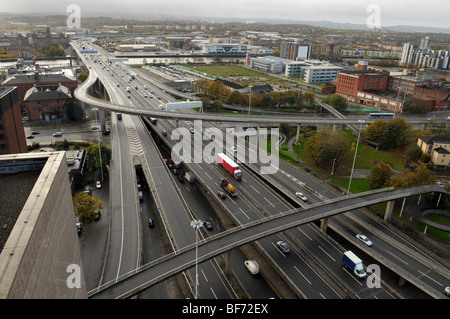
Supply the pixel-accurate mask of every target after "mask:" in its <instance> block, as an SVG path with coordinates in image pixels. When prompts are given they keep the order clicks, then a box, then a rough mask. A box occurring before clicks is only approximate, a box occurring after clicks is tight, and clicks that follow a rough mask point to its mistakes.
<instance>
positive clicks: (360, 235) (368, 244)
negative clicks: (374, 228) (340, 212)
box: [356, 234, 372, 247]
mask: <svg viewBox="0 0 450 319" xmlns="http://www.w3.org/2000/svg"><path fill="white" fill-rule="evenodd" d="M356 238H358V239H359V240H360V241H362V242H363V243H364V244H366V245H367V246H369V247H372V242H371V241H370V240H369V238H367V236H364V235H362V234H358V235H356Z"/></svg>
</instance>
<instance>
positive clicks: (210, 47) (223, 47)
mask: <svg viewBox="0 0 450 319" xmlns="http://www.w3.org/2000/svg"><path fill="white" fill-rule="evenodd" d="M203 53H205V54H209V55H245V54H246V53H247V46H246V45H243V44H241V43H238V44H219V43H216V44H205V45H203Z"/></svg>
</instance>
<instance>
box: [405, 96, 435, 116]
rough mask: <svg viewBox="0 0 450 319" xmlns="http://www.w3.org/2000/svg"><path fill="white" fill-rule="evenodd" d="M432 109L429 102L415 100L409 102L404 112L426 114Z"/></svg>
mask: <svg viewBox="0 0 450 319" xmlns="http://www.w3.org/2000/svg"><path fill="white" fill-rule="evenodd" d="M429 109H430V105H429V104H428V102H427V101H424V100H419V99H413V100H411V101H408V102H406V103H405V104H404V106H403V112H408V113H421V114H423V113H426V112H428V110H429Z"/></svg>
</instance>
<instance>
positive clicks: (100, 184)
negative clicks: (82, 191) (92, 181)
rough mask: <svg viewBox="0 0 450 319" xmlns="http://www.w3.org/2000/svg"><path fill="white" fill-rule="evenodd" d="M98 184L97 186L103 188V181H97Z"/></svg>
mask: <svg viewBox="0 0 450 319" xmlns="http://www.w3.org/2000/svg"><path fill="white" fill-rule="evenodd" d="M96 186H97V189H101V188H102V182H100V181H97V184H96Z"/></svg>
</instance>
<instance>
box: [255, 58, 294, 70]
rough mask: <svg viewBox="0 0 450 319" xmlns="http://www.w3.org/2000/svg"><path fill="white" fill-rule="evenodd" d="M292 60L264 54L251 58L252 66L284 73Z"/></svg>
mask: <svg viewBox="0 0 450 319" xmlns="http://www.w3.org/2000/svg"><path fill="white" fill-rule="evenodd" d="M290 62H292V61H291V60H287V59H282V58H279V57H276V56H264V57H256V58H251V59H250V67H251V68H252V69H255V70H258V71H262V72H271V73H283V72H284V70H285V67H286V65H287V64H289V63H290Z"/></svg>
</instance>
